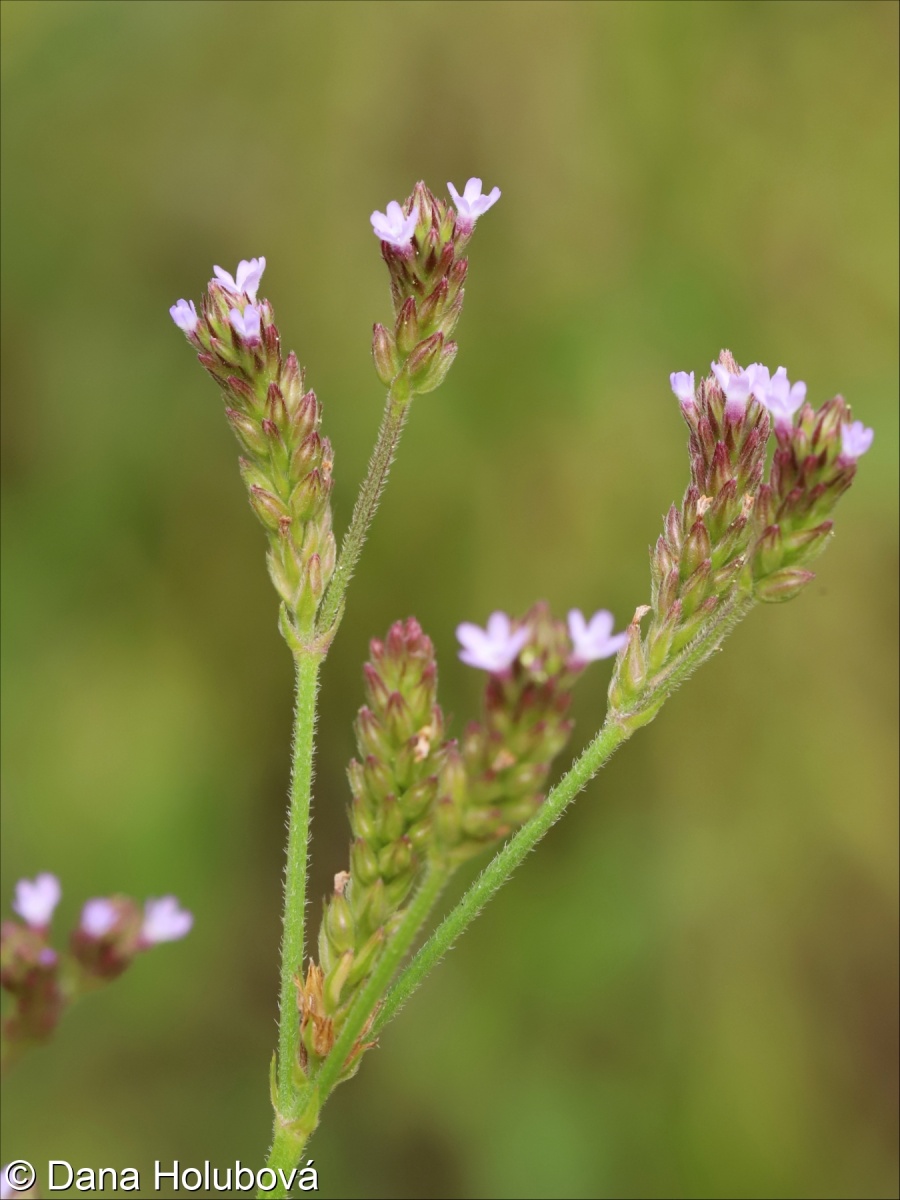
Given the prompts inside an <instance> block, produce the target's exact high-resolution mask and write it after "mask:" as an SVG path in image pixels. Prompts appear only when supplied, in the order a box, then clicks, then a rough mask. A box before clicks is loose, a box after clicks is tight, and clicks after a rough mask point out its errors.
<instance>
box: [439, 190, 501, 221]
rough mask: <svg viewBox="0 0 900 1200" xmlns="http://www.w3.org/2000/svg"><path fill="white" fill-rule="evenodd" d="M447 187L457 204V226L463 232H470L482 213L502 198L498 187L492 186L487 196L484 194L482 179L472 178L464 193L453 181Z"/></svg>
mask: <svg viewBox="0 0 900 1200" xmlns="http://www.w3.org/2000/svg"><path fill="white" fill-rule="evenodd" d="M447 189H448V191H449V192H450V195H451V196H452V197H453V203H454V204H455V205H456V227H457V229H458V230H459V231H460V233H463V234H466V233H469V232H470V230H471V229H472V228H473V226H474V225H475V222H476V221H477V220H478V218H479V217H480V216H481V214H482V213H486V212H487V210H488V209H489V208H491V207H492V205H494V204H496V203H497V201H498V200H499V199H500V189H499V188H498V187H495V188H491V190H490V192H489V193H488V194H487V195H486V196H485V195H483V194H482V191H481V180H480V179H470V180H469V181H468V183H467V184H466V186H465V188H464V189H463V194H462V195H460V194H459V192H458V191H457V190H456V188H455V187H454V186H453V184H452V183H448V184H447Z"/></svg>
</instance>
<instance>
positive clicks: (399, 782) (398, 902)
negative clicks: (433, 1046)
mask: <svg viewBox="0 0 900 1200" xmlns="http://www.w3.org/2000/svg"><path fill="white" fill-rule="evenodd" d="M370 655H371V657H370V661H369V662H367V663H366V665H365V667H364V676H365V687H366V698H367V703H366V704H365V705H363V707H362V708H361V709H360V710H359V713H358V715H357V718H356V726H355V731H356V744H357V748H358V750H359V756H360V757H359V759H354V760H353V761H352V762H351V763H350V766H349V769H348V776H349V779H350V790H351V793H352V795H353V800H352V803H351V807H350V826H351V829H352V831H353V842H352V843H351V846H350V869H349V871H341V872H340V873H339V874H338V875H337V876H335V883H334V892H333V894H332V896H331V897H330V898H329V900H328V902H327V904H326V907H325V913H324V916H323V918H322V925H321V929H320V931H319V963H318V965H316V964H314V963H313V964H311V965H310V967H309V971H308V973H307V976H306V979H305V981H304V982H303V983H302V984H301V985H299V987H298V999H299V1006H300V1012H301V1032H302V1046H303V1050H302V1054H303V1056H304V1061H303V1063H302V1064H301V1065H302V1066H303V1067H304V1069H306V1066H307V1064H308V1063H309V1062H310V1060H312V1061H313V1062H316V1061H317V1060H319V1059H321V1058H322V1057H324V1056H325V1054H327V1053H328V1051H329V1050H330V1049H331V1046H332V1044H333V1041H334V1038H335V1036H336V1034H337V1033H338V1032H339V1031H340V1027H341V1023H342V1020H343V1018H344V1016H345V1015H346V1013H347V1010H348V1009H349V1006H350V1003H351V1002H352V1000H353V998H354V996H355V995H356V992H357V991H358V990H359V988H360V987H361V986H362V984H363V983H364V982H365V980H366V978H367V977H368V975H369V974H370V972H371V971H372V969H373V967H374V966H375V963H376V962H377V960H378V958H379V956H380V954H381V952H382V950H383V948H384V945H385V942H386V941H387V939H388V938H389V937H390V934H391V933H392V931H393V929H394V928H395V927H396V924H397V921H398V920H399V913H400V911H401V908H402V906H403V904H404V902H405V901H406V899H407V897H408V895H409V893H410V890H411V889H412V887H413V885H414V884H415V881H416V880H417V878H418V877H419V875H420V874H421V870H422V866H423V864H424V861H425V858H426V856H427V854H428V851H429V846H430V842H431V832H432V822H433V814H434V805H435V801H436V799H437V795H438V788H439V776H440V772H441V768H442V763H443V759H444V755H445V747H444V742H443V731H444V718H443V714H442V713H441V709H440V707H439V705H438V703H437V666H436V664H435V660H434V647H433V646H432V643H431V639H430V638H428V637H427V636H426V635H425V634H424V633H423V632H422V628H421V626H420V625H419V623H418V621H416V620H415V618H412V617H411V618H409V619H408V620H407V621H397V622H396V623H395V624H394V625H392V626H391V628H390V630H389V631H388V634H387V637H386V638H385V639H384V641H380V640H377V639H376V640H374V641H372V642H371V644H370ZM363 1048H364V1047H360V1048H358V1050H359V1049H363ZM358 1050H357V1052H355V1053H354V1056H353V1059H355V1058H356V1057H357V1055H358ZM349 1065H350V1064H348V1066H349Z"/></svg>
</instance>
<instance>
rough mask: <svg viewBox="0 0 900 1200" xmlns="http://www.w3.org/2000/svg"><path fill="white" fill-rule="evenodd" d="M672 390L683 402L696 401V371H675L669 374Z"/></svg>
mask: <svg viewBox="0 0 900 1200" xmlns="http://www.w3.org/2000/svg"><path fill="white" fill-rule="evenodd" d="M669 383H670V384H671V386H672V391H673V392H674V393H675V395H676V396H677V397H678V399H679V400H681V402H682V403H683V404H693V402H694V372H693V371H691V372H688V371H673V372H672V374H671V375H670V376H669Z"/></svg>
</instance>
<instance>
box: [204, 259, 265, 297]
mask: <svg viewBox="0 0 900 1200" xmlns="http://www.w3.org/2000/svg"><path fill="white" fill-rule="evenodd" d="M265 269H266V260H265V259H264V258H251V259H250V261H249V262H248V261H247V259H246V258H242V259H241V261H240V262H239V263H238V268H237V271H236V272H235V274H234V275H229V274H228V272H227V271H223V270H222V268H221V267H213V271H214V272H215V276H216V279H218V281H219V283H221V285H222V287H223V288H225V290H226V291H227V292H233V293H234V295H235V296H248V297H249V298H250V301H251V302H253V301H255V300H256V293H257V290H258V289H259V284H260V280H261V279H262V275H263V271H264V270H265Z"/></svg>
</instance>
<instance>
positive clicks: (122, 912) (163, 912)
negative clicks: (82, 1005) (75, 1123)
mask: <svg viewBox="0 0 900 1200" xmlns="http://www.w3.org/2000/svg"><path fill="white" fill-rule="evenodd" d="M61 896H62V889H61V887H60V884H59V880H58V879H57V878H56V876H55V875H50V874H46V873H45V874H43V875H38V877H37V878H36V879H34V880H31V879H21V880H20V881H19V883H18V884H17V885H16V898H15V900H14V902H13V910H14V911H15V912H16V913H17V915H18V917H19V918H21V919H20V920H7V921H4V922H3V924H2V927H0V985H2V987H3V988H4V989H5V990H6V991H7V992H9V993H10V994H11V996H12V997H13V1001H14V1006H13V1010H12V1012H11V1013H10V1014H9V1016H8V1017H6V1019H5V1020H4V1022H3V1040H4V1043H5V1046H6V1047H8V1048H9V1051H10V1052H11V1053H12V1052H14V1051H15V1050H16V1049H20V1048H22V1047H23V1046H25V1045H28V1044H31V1043H37V1042H44V1041H46V1040H47V1039H48V1038H49V1037H50V1035H51V1034H52V1033H53V1031H54V1029H55V1028H56V1025H57V1023H58V1022H59V1019H60V1017H61V1015H62V1013H63V1011H64V1009H65V1008H66V1006H67V1005H68V1004H70V1003H71V1002H72V1001H73V1000H75V999H77V998H78V996H80V995H83V994H84V993H85V992H88V991H91V990H93V989H94V988H96V987H97V986H99V985H101V984H103V983H107V982H109V981H110V980H112V979H115V978H116V977H117V976H119V975H121V974H122V972H123V971H124V970H125V969H126V967H128V966H129V965H130V963H131V962H133V960H134V958H135V957H136V956H137V955H138V954H139V953H141V952H142V951H144V950H149V949H150V948H151V946H155V945H158V944H159V943H160V942H170V941H176V940H178V939H179V938H182V937H184V936H185V935H186V934H187V933H188V932H189V931H190V929H191V926H192V925H193V917H192V916H191V914H190V913H189V912H186V911H185V910H184V909H182V908H181V907H180V905H179V904H178V901H177V900H176V899H175V897H174V896H165V897H163V898H162V899H161V900H148V901H147V902H146V904H145V905H144V907H143V909H141V908H140V907H139V906H138V905H137V903H136V902H135V901H134V900H132V899H131V898H130V897H128V896H111V897H100V898H97V899H94V900H88V901H87V903H86V904H85V905H84V907H83V908H82V911H81V918H80V920H79V923H78V925H77V926H76V928H75V929H74V931H73V932H72V934H71V936H70V939H69V949H68V952H58V951H57V950H55V949H54V948H53V946H52V945H51V944H50V925H51V921H52V919H53V913H54V911H55V909H56V906H57V904H58V903H59V901H60V897H61Z"/></svg>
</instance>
